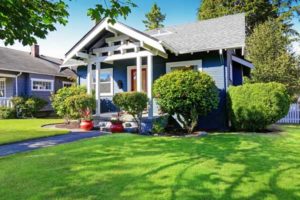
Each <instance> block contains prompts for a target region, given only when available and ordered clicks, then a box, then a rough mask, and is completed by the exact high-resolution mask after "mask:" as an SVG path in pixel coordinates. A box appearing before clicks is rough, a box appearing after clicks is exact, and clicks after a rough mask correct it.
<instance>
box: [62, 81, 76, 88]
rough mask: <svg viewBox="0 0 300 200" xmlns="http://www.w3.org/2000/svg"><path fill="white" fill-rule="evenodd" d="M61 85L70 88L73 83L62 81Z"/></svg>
mask: <svg viewBox="0 0 300 200" xmlns="http://www.w3.org/2000/svg"><path fill="white" fill-rule="evenodd" d="M62 84H63V87H71V86H72V85H73V84H74V83H73V82H70V81H63V82H62Z"/></svg>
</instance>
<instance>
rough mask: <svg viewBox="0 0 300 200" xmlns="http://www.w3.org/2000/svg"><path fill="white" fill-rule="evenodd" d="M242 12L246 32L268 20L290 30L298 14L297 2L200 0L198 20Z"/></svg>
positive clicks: (299, 12)
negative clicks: (274, 21) (279, 23)
mask: <svg viewBox="0 0 300 200" xmlns="http://www.w3.org/2000/svg"><path fill="white" fill-rule="evenodd" d="M242 12H244V13H245V14H246V20H247V30H248V33H251V31H252V29H253V28H254V27H255V26H256V25H258V24H260V23H263V22H265V21H267V20H268V19H269V18H278V19H280V20H281V21H282V22H284V24H285V25H286V28H287V29H288V30H289V31H292V32H293V33H294V34H295V33H296V32H295V31H294V30H291V29H290V28H291V26H292V25H293V24H292V18H293V17H294V16H295V15H297V16H299V14H300V4H299V0H272V1H271V0H255V1H253V0H240V1H236V0H226V1H225V0H202V1H201V5H200V8H199V9H198V19H199V20H204V19H211V18H215V17H220V16H224V15H230V14H237V13H242Z"/></svg>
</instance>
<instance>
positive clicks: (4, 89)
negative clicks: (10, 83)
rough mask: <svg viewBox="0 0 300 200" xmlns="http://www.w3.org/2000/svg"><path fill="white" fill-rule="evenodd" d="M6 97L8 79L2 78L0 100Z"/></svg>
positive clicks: (0, 81) (0, 79) (0, 80)
mask: <svg viewBox="0 0 300 200" xmlns="http://www.w3.org/2000/svg"><path fill="white" fill-rule="evenodd" d="M1 97H6V79H5V78H0V98H1Z"/></svg>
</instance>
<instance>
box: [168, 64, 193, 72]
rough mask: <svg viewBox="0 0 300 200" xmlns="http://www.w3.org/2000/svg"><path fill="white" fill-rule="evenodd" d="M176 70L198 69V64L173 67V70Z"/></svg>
mask: <svg viewBox="0 0 300 200" xmlns="http://www.w3.org/2000/svg"><path fill="white" fill-rule="evenodd" d="M174 70H194V71H197V66H196V65H190V66H178V67H171V71H174Z"/></svg>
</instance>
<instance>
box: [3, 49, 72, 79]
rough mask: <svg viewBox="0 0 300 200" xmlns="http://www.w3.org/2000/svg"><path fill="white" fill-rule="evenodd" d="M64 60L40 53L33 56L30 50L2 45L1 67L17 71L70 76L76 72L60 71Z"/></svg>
mask: <svg viewBox="0 0 300 200" xmlns="http://www.w3.org/2000/svg"><path fill="white" fill-rule="evenodd" d="M62 62H63V61H62V60H61V59H58V58H53V57H48V56H43V55H40V56H39V57H33V56H31V55H30V53H29V52H24V51H19V50H15V49H10V48H6V47H0V69H1V70H9V71H16V72H28V73H36V74H46V75H53V76H63V77H70V76H74V73H73V72H71V71H70V70H66V71H63V72H59V65H61V64H62Z"/></svg>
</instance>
